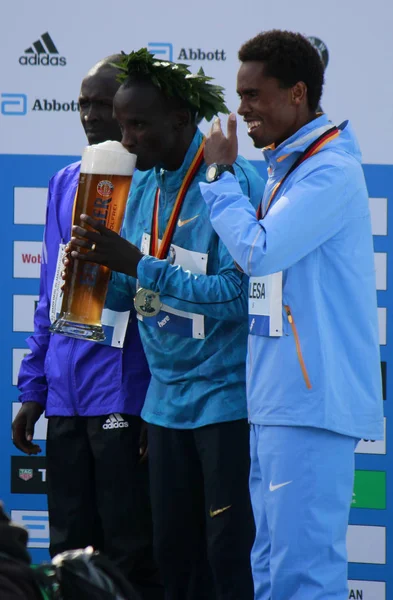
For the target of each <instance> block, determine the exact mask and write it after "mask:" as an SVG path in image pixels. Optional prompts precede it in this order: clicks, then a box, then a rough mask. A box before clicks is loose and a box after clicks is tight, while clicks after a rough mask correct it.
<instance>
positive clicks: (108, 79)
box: [79, 66, 121, 144]
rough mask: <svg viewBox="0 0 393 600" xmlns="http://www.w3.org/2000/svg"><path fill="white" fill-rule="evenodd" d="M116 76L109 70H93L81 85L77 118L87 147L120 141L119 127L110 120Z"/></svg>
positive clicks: (115, 88) (105, 68) (117, 86)
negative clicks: (108, 141) (87, 143)
mask: <svg viewBox="0 0 393 600" xmlns="http://www.w3.org/2000/svg"><path fill="white" fill-rule="evenodd" d="M117 74H118V71H117V70H116V69H115V68H111V67H109V66H105V67H103V68H102V67H101V68H98V69H95V68H93V69H92V70H91V71H89V73H88V74H87V75H86V77H85V78H84V80H83V81H82V85H81V91H80V95H79V107H80V118H81V122H82V125H83V129H84V130H85V133H86V137H87V139H88V142H89V144H100V143H101V142H106V141H107V140H116V141H118V142H120V140H121V131H120V127H119V124H118V123H117V121H116V119H115V118H114V117H113V98H114V97H115V94H116V92H117V90H118V89H119V86H120V83H119V82H118V81H116V75H117Z"/></svg>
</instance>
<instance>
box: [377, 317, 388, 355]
mask: <svg viewBox="0 0 393 600" xmlns="http://www.w3.org/2000/svg"><path fill="white" fill-rule="evenodd" d="M386 313H387V308H381V307H378V327H379V343H380V345H381V346H386V319H387V314H386Z"/></svg>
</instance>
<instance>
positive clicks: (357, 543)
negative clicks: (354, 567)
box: [347, 525, 386, 565]
mask: <svg viewBox="0 0 393 600" xmlns="http://www.w3.org/2000/svg"><path fill="white" fill-rule="evenodd" d="M347 551H348V562H350V563H367V564H370V565H385V564H386V527H374V526H373V525H349V527H348V533H347Z"/></svg>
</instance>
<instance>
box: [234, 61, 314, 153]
mask: <svg viewBox="0 0 393 600" xmlns="http://www.w3.org/2000/svg"><path fill="white" fill-rule="evenodd" d="M237 92H238V95H239V97H240V106H239V109H238V113H239V115H241V116H242V117H243V119H244V121H245V122H246V123H247V128H248V135H249V136H250V137H251V139H252V140H253V142H254V146H255V147H256V148H264V147H265V146H269V145H270V144H275V145H276V146H278V145H279V144H281V142H283V141H284V140H286V139H288V138H289V137H290V136H291V135H293V134H294V133H295V132H296V131H297V130H298V129H300V127H302V126H303V125H304V124H305V123H307V122H308V121H310V120H311V119H312V118H313V117H314V116H315V113H314V115H311V114H310V110H309V108H308V105H307V87H306V86H305V84H304V83H303V82H301V81H300V82H298V83H296V84H295V85H294V86H292V87H289V88H288V87H287V88H285V87H283V86H282V85H280V81H279V80H278V79H276V78H275V77H269V76H267V75H266V74H265V65H264V63H263V62H260V61H247V62H243V63H242V65H241V67H240V69H239V72H238V76H237Z"/></svg>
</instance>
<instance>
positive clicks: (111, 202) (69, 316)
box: [49, 141, 136, 341]
mask: <svg viewBox="0 0 393 600" xmlns="http://www.w3.org/2000/svg"><path fill="white" fill-rule="evenodd" d="M135 162H136V156H135V155H134V154H130V153H129V152H128V151H127V150H126V149H125V148H124V147H123V146H122V145H121V144H120V142H115V141H108V142H103V143H102V144H95V145H92V146H88V147H86V148H85V150H84V152H83V155H82V163H81V170H80V175H79V185H78V192H77V195H76V199H75V203H74V214H73V220H72V222H73V225H81V224H82V223H81V221H80V215H81V214H87V215H89V216H91V217H93V218H94V219H96V220H98V221H100V222H101V223H102V224H103V225H105V226H106V227H108V228H109V229H112V230H113V231H115V232H116V233H119V232H120V228H121V225H122V222H123V217H124V211H125V207H126V203H127V198H128V194H129V190H130V185H131V180H132V174H133V171H134V168H135ZM82 226H83V227H85V228H86V227H87V228H88V226H87V225H85V224H82ZM97 246H98V248H97V251H99V244H97ZM80 251H81V252H87V250H85V249H83V248H80ZM109 277H110V270H109V269H108V268H107V267H103V266H100V265H96V264H94V263H90V262H85V261H79V260H73V262H72V267H71V268H70V271H69V273H68V277H67V285H66V290H65V292H64V296H63V301H62V306H61V311H60V316H59V318H58V319H57V320H56V321H55V322H54V323H53V325H51V327H50V329H49V330H50V331H51V332H52V333H61V334H62V335H67V336H69V337H74V338H79V339H83V340H92V341H101V340H104V339H105V334H104V329H103V327H102V324H101V315H102V310H103V308H104V303H105V296H106V292H107V288H108V282H109Z"/></svg>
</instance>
